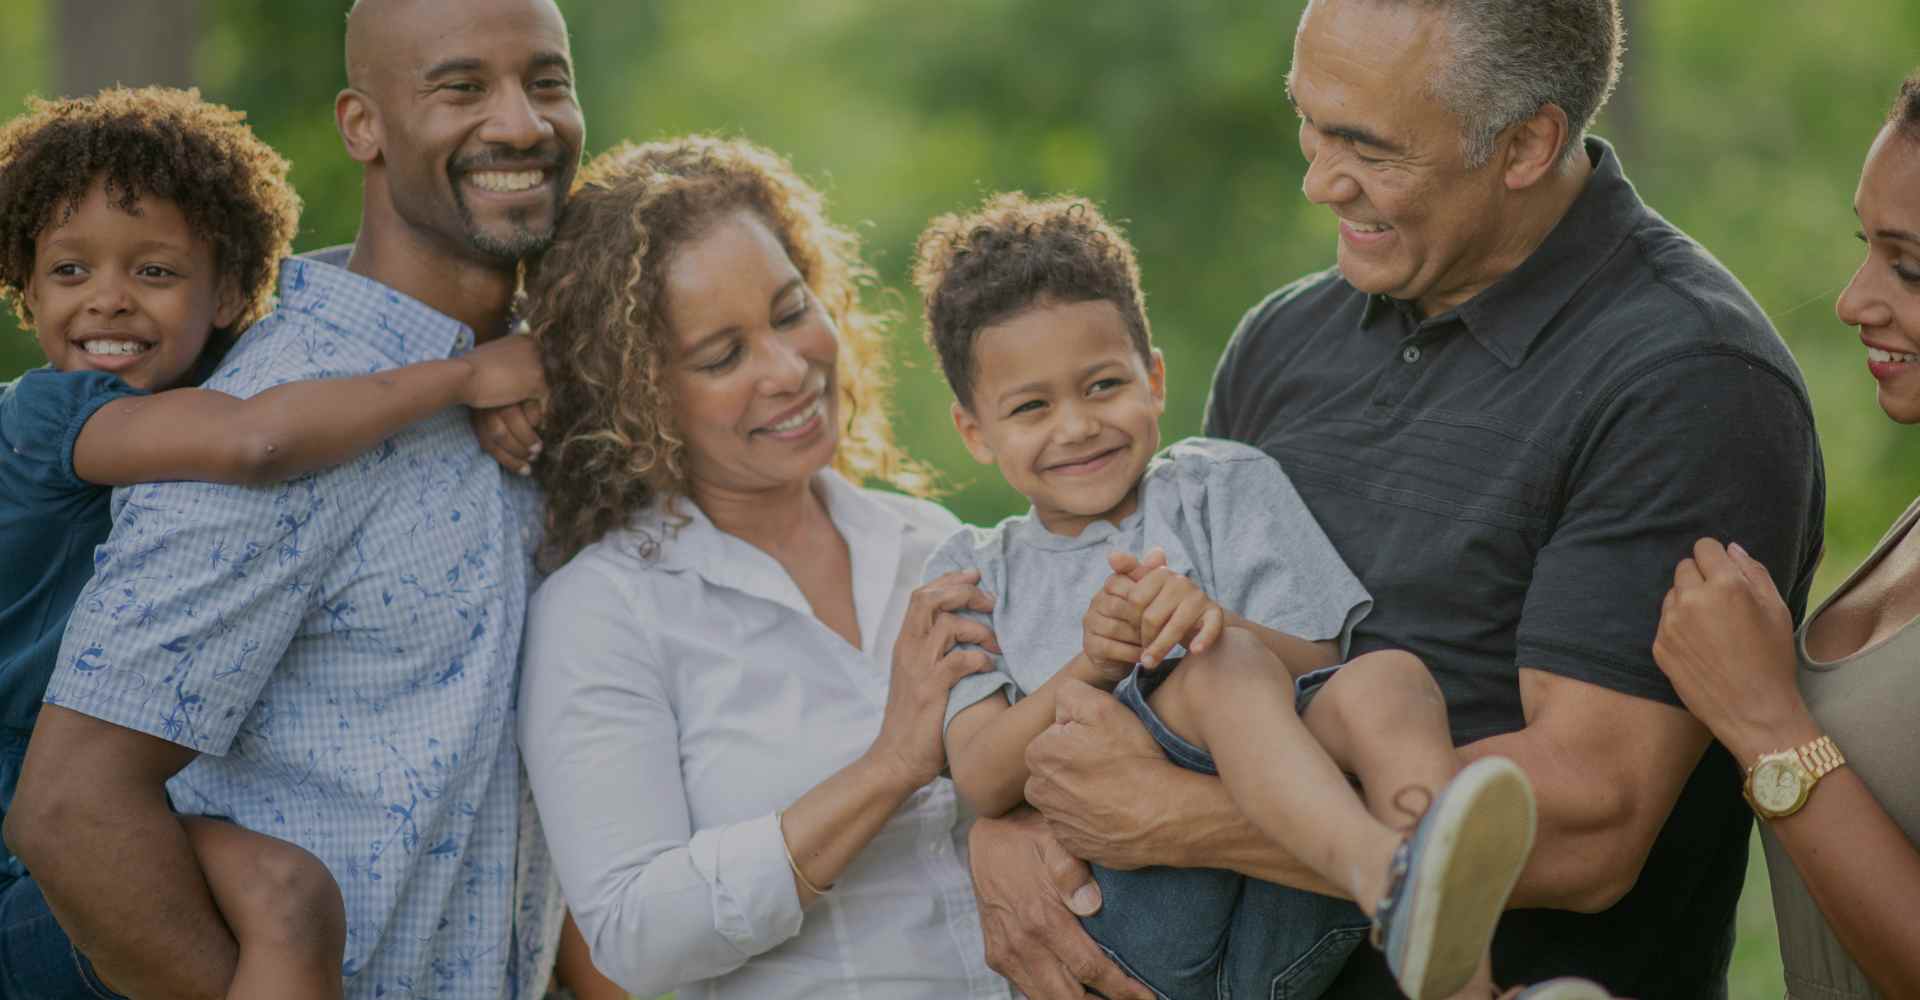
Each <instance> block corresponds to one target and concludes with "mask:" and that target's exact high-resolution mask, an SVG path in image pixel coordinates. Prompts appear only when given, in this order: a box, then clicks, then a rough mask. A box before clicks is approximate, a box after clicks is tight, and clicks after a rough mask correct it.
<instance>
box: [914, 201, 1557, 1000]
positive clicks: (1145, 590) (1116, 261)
mask: <svg viewBox="0 0 1920 1000" xmlns="http://www.w3.org/2000/svg"><path fill="white" fill-rule="evenodd" d="M914 278H915V282H916V284H917V285H918V286H919V288H920V291H921V294H922V296H923V297H924V299H925V301H926V316H927V338H928V341H929V343H930V344H931V345H932V347H933V348H934V350H935V352H936V353H937V354H938V355H939V358H940V366H941V369H942V371H943V372H944V373H945V375H946V378H947V381H948V383H949V384H950V385H951V386H952V388H953V392H954V397H955V401H954V404H953V421H954V425H955V427H956V428H957V429H958V430H959V432H960V436H961V438H962V439H963V440H964V441H965V443H966V447H967V450H968V451H969V452H970V453H972V455H973V457H974V458H975V459H976V460H978V461H980V462H982V463H986V464H992V465H995V466H997V467H998V469H999V471H1000V473H1001V475H1002V476H1003V477H1005V479H1006V481H1007V483H1008V484H1009V485H1011V486H1012V487H1014V488H1015V489H1016V490H1018V491H1019V492H1020V493H1022V494H1024V495H1025V496H1026V497H1027V499H1028V500H1030V501H1031V502H1032V504H1033V508H1032V510H1031V511H1029V512H1028V513H1026V514H1023V515H1020V516H1017V517H1010V518H1008V519H1006V520H1004V521H1002V522H1000V524H999V525H997V526H995V527H993V528H991V529H980V528H967V529H963V530H962V531H961V532H960V533H959V534H957V535H955V536H954V537H953V538H951V539H949V540H948V541H947V543H946V544H945V545H943V546H942V547H941V548H940V549H939V550H938V551H937V552H936V553H935V554H934V556H933V557H932V559H931V560H930V561H929V563H928V565H927V567H926V571H925V572H926V575H927V576H928V577H933V576H937V575H939V574H942V573H947V572H952V571H954V570H963V569H977V570H979V572H980V574H981V581H980V587H981V589H983V590H986V591H987V592H989V593H992V594H994V595H995V597H996V599H997V600H996V603H995V606H994V610H993V612H992V616H991V624H992V627H993V630H994V633H995V635H996V637H997V638H998V640H999V644H1000V647H1001V649H1003V650H1005V653H1004V654H1003V655H999V656H995V657H994V660H995V669H994V670H992V671H990V672H988V673H984V674H978V675H974V676H972V677H968V678H963V679H962V680H961V681H960V682H959V683H958V684H956V685H955V686H954V689H953V692H952V695H951V698H950V700H949V702H948V706H947V717H948V723H947V731H946V740H947V753H948V760H949V763H950V766H951V768H952V773H953V779H954V782H955V784H956V785H957V786H958V788H959V791H960V794H961V795H962V796H963V797H965V798H966V799H967V801H968V802H969V804H971V805H972V806H973V807H974V808H975V809H977V810H978V811H979V812H981V813H982V814H984V815H998V814H1000V813H1003V812H1005V811H1007V810H1008V809H1010V808H1012V807H1014V806H1016V805H1018V804H1019V803H1020V802H1021V800H1022V787H1023V785H1024V784H1025V782H1026V780H1027V777H1028V774H1027V767H1026V763H1025V760H1024V758H1023V755H1024V752H1025V749H1026V746H1027V744H1028V743H1029V742H1030V741H1031V740H1032V739H1033V738H1034V737H1035V736H1037V735H1038V734H1039V733H1040V732H1041V731H1042V730H1044V729H1045V728H1046V727H1047V726H1049V725H1051V724H1052V723H1053V722H1054V721H1055V712H1054V707H1053V706H1054V702H1053V696H1054V694H1055V692H1056V691H1057V690H1058V689H1059V687H1060V685H1063V684H1067V683H1072V682H1076V681H1077V682H1082V683H1086V684H1090V685H1093V686H1095V687H1099V688H1104V689H1107V690H1110V691H1112V692H1113V693H1114V695H1115V696H1116V697H1117V698H1119V699H1120V700H1121V701H1122V702H1124V703H1125V704H1126V705H1127V706H1128V707H1129V708H1130V709H1132V710H1133V711H1134V712H1135V713H1136V714H1137V715H1138V716H1139V717H1140V719H1141V720H1142V721H1143V722H1144V723H1145V725H1146V727H1147V729H1148V730H1149V731H1150V732H1151V733H1152V735H1153V737H1154V739H1155V740H1156V741H1157V742H1158V743H1159V744H1160V746H1161V747H1162V748H1163V750H1164V751H1165V752H1166V754H1167V756H1168V757H1169V758H1171V759H1172V760H1173V761H1174V762H1175V763H1176V764H1178V765H1180V766H1182V767H1186V768H1189V769H1192V770H1197V771H1202V772H1205V773H1209V774H1218V775H1219V776H1220V778H1221V780H1222V781H1224V782H1225V784H1226V787H1227V791H1228V792H1229V794H1230V795H1231V796H1232V797H1233V799H1234V802H1235V803H1236V804H1237V805H1238V806H1239V807H1240V809H1241V811H1242V812H1243V813H1245V815H1246V816H1247V818H1248V819H1249V820H1251V821H1252V822H1253V823H1255V824H1256V825H1257V826H1259V827H1260V829H1261V830H1263V831H1264V832H1265V833H1266V834H1267V835H1268V836H1270V837H1272V838H1273V839H1274V840H1275V841H1276V842H1277V843H1281V844H1284V845H1286V847H1287V849H1288V850H1289V851H1290V852H1292V853H1293V854H1294V855H1295V856H1297V857H1298V858H1299V859H1300V860H1301V861H1302V862H1304V863H1305V864H1306V865H1308V866H1309V867H1310V868H1311V869H1312V870H1313V871H1314V872H1315V873H1316V874H1318V876H1319V877H1320V878H1321V880H1322V881H1323V883H1324V886H1325V887H1326V888H1327V890H1328V891H1330V892H1337V893H1339V894H1340V895H1343V896H1345V897H1347V898H1350V899H1353V900H1356V901H1358V902H1359V910H1355V909H1354V908H1353V907H1352V906H1350V905H1348V904H1346V903H1344V902H1341V901H1339V900H1336V899H1333V898H1330V897H1328V896H1320V895H1315V894H1311V893H1306V892H1300V891H1297V890H1293V889H1288V888H1284V887H1281V886H1277V885H1272V884H1269V883H1264V882H1257V881H1253V880H1249V879H1244V878H1242V877H1241V876H1238V875H1235V874H1233V873H1231V872H1224V871H1216V870H1199V869H1185V870H1183V869H1169V868H1148V869H1143V870H1139V871H1130V872H1122V871H1109V870H1104V869H1099V868H1096V869H1095V878H1096V880H1097V881H1098V883H1099V886H1100V890H1101V895H1102V898H1103V900H1104V905H1103V907H1102V909H1101V911H1100V912H1099V914H1097V915H1095V916H1093V917H1089V918H1087V919H1086V921H1085V923H1086V925H1087V928H1088V930H1089V932H1090V933H1091V934H1092V935H1093V936H1094V938H1095V940H1097V941H1099V942H1100V944H1101V946H1102V947H1103V948H1105V949H1106V950H1107V951H1108V952H1109V953H1110V954H1111V955H1113V957H1114V958H1115V960H1116V961H1118V962H1119V963H1120V964H1121V965H1122V967H1123V968H1125V969H1126V970H1127V971H1128V972H1129V973H1130V974H1131V975H1133V976H1134V977H1135V978H1137V979H1139V980H1141V981H1142V982H1144V983H1146V984H1147V985H1148V986H1150V987H1151V988H1153V989H1154V990H1155V991H1156V992H1158V993H1159V994H1160V995H1162V996H1165V997H1172V998H1175V1000H1184V998H1188V997H1215V996H1222V995H1227V993H1228V992H1230V993H1231V995H1234V996H1256V995H1257V996H1268V995H1276V996H1277V995H1280V993H1282V992H1284V993H1285V994H1286V995H1288V996H1317V995H1319V993H1320V992H1321V991H1322V990H1324V989H1325V987H1326V986H1327V984H1328V983H1329V982H1330V981H1331V979H1332V978H1333V976H1334V974H1335V973H1337V972H1338V971H1339V969H1340V966H1341V964H1342V960H1343V959H1344V958H1345V956H1346V954H1347V952H1348V951H1349V950H1350V949H1351V948H1352V947H1353V946H1354V944H1355V943H1357V941H1358V940H1359V938H1360V937H1361V936H1362V931H1363V929H1364V928H1365V927H1367V926H1368V923H1369V921H1370V922H1371V925H1372V928H1373V941H1374V943H1375V945H1376V946H1378V947H1380V948H1382V949H1383V950H1384V951H1385V952H1386V955H1387V958H1388V962H1389V964H1390V965H1391V967H1392V968H1393V970H1394V973H1395V976H1396V978H1397V979H1398V981H1399V983H1400V986H1401V988H1402V989H1403V990H1405V991H1406V993H1407V994H1408V995H1409V996H1412V997H1415V998H1422V1000H1426V998H1436V997H1446V996H1452V995H1454V994H1456V993H1458V992H1459V991H1461V990H1462V989H1464V988H1466V987H1467V986H1468V985H1469V983H1470V982H1471V981H1472V980H1473V979H1474V977H1475V974H1476V972H1478V971H1479V969H1480V966H1481V962H1482V959H1483V957H1484V956H1485V955H1486V954H1487V949H1488V945H1489V944H1490V942H1491V940H1492V935H1493V929H1494V925H1495V923H1496V921H1497V919H1498V917H1499V915H1500V913H1501V911H1502V909H1503V908H1504V906H1505V903H1506V899H1507V895H1508V894H1509V893H1510V892H1511V891H1512V888H1513V885H1514V883H1515V881H1516V880H1517V879H1518V877H1519V874H1520V870H1521V868H1522V867H1523V866H1524V865H1525V862H1526V859H1527V853H1528V850H1529V849H1530V847H1531V844H1532V836H1533V828H1534V814H1533V797H1532V791H1531V788H1530V786H1529V785H1528V783H1527V779H1526V776H1525V775H1524V773H1523V772H1521V770H1520V769H1519V767H1518V766H1517V765H1515V764H1514V763H1513V762H1512V761H1509V760H1506V759H1503V758H1501V759H1489V760H1482V761H1479V762H1477V763H1475V764H1472V765H1470V766H1468V767H1466V768H1464V769H1463V768H1462V767H1461V766H1460V763H1459V759H1458V757H1457V756H1456V754H1455V752H1454V749H1453V744H1452V741H1451V740H1450V738H1449V735H1448V729H1447V715H1446V705H1445V703H1444V701H1443V700H1442V699H1441V695H1440V691H1439V688H1438V686H1437V685H1436V684H1435V683H1434V680H1433V678H1432V677H1431V675H1430V674H1429V673H1428V672H1427V669H1426V667H1425V665H1424V664H1422V663H1421V662H1420V660H1419V659H1417V658H1415V657H1414V656H1412V655H1411V654H1408V653H1405V652H1399V651H1391V650H1389V651H1377V652H1370V653H1368V654H1366V655H1363V656H1358V657H1354V658H1353V659H1351V660H1349V661H1347V662H1346V663H1344V664H1341V661H1342V660H1344V659H1346V657H1347V655H1348V649H1347V645H1348V640H1349V637H1350V635H1351V631H1352V628H1353V626H1354V625H1355V624H1356V623H1357V622H1358V621H1359V620H1360V619H1361V618H1362V617H1363V616H1364V615H1365V614H1366V613H1367V611H1368V609H1369V608H1370V607H1371V599H1370V598H1369V597H1368V595H1367V593H1366V592H1365V590H1364V589H1362V587H1361V585H1360V583H1359V581H1358V580H1356V579H1355V578H1354V576H1353V574H1352V573H1351V572H1350V571H1349V570H1348V569H1347V566H1346V564H1345V563H1344V562H1342V561H1341V559H1340V556H1339V555H1338V554H1337V553H1336V552H1335V551H1334V550H1333V546H1332V544H1331V543H1330V542H1329V541H1328V539H1327V537H1326V535H1325V534H1324V533H1323V532H1322V531H1321V529H1320V527H1319V525H1318V524H1317V523H1316V522H1315V521H1314V519H1313V516H1312V515H1311V514H1310V513H1309V512H1308V510H1307V508H1306V506H1305V504H1304V503H1303V502H1302V501H1301V499H1300V497H1299V495H1298V494H1297V493H1296V492H1295V491H1294V488H1293V486H1292V484H1291V482H1290V481H1289V480H1288V478H1287V476H1286V474H1285V473H1284V472H1282V471H1281V469H1280V466H1279V465H1278V464H1277V463H1275V462H1274V461H1273V460H1272V459H1271V458H1269V457H1268V456H1267V455H1266V454H1264V453H1262V452H1260V451H1258V450H1256V449H1254V448H1250V447H1247V446H1245V445H1241V444H1236V443H1231V442H1226V441H1216V440H1205V439H1190V440H1186V441H1182V442H1179V443H1177V444H1175V445H1173V446H1172V447H1171V448H1169V449H1167V450H1166V451H1165V452H1163V453H1159V454H1157V455H1156V453H1157V452H1160V447H1159V445H1160V432H1159V417H1160V414H1161V411H1162V409H1163V407H1164V405H1165V392H1166V367H1165V364H1164V362H1163V360H1162V359H1161V356H1160V352H1159V351H1157V350H1155V349H1154V348H1153V346H1152V343H1151V341H1150V339H1149V331H1148V326H1147V317H1146V312H1145V309H1144V306H1143V305H1142V293H1141V290H1140V284H1139V270H1138V267H1137V265H1136V264H1135V261H1134V255H1133V250H1132V247H1130V246H1129V245H1128V243H1127V241H1126V239H1125V238H1124V237H1123V236H1122V235H1121V233H1120V232H1119V231H1118V229H1116V228H1115V227H1114V226H1112V225H1110V224H1109V223H1108V222H1107V221H1106V220H1105V219H1103V218H1102V217H1101V215H1100V213H1099V211H1098V210H1097V209H1095V208H1094V206H1092V205H1091V204H1088V203H1087V202H1085V201H1077V200H1066V199H1060V200H1052V201H1038V202H1036V201H1032V200H1029V199H1028V198H1027V197H1026V196H1024V195H1022V194H1018V193H1014V194H1003V195H999V196H997V197H994V198H992V199H990V200H989V201H988V202H987V203H986V204H985V205H984V206H983V207H982V208H981V209H979V210H978V211H976V212H973V213H971V214H967V215H948V216H944V217H941V218H939V219H936V220H934V222H933V223H932V224H931V225H930V226H929V228H928V229H927V231H926V232H925V233H924V234H923V235H922V236H921V238H920V243H919V253H918V262H917V265H916V267H915V272H914ZM1137 553H1146V554H1147V555H1146V558H1145V559H1144V560H1141V559H1136V558H1135V556H1134V554H1137ZM1076 620H1077V621H1079V622H1080V623H1081V625H1082V627H1081V629H1079V630H1075V629H1073V628H1072V626H1071V625H1070V624H1069V623H1070V622H1073V621H1076ZM1183 652H1184V656H1182V655H1181V654H1182V653H1183ZM1343 771H1344V772H1347V773H1351V774H1353V775H1355V776H1357V778H1358V779H1359V782H1360V786H1361V791H1358V792H1356V790H1355V789H1354V787H1353V786H1352V785H1351V784H1349V782H1348V779H1347V777H1346V776H1345V774H1343V773H1342V772H1343ZM1409 792H1415V793H1417V794H1408V793H1409ZM1423 806H1424V807H1425V809H1424V816H1419V815H1418V812H1417V811H1418V810H1420V809H1421V808H1422V807H1423ZM1416 818H1418V826H1417V827H1416V828H1415V829H1414V830H1413V831H1412V832H1411V834H1408V833H1406V832H1405V831H1404V827H1405V826H1406V825H1407V824H1410V823H1412V822H1413V821H1414V820H1415V819H1416Z"/></svg>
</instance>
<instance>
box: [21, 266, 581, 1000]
mask: <svg viewBox="0 0 1920 1000" xmlns="http://www.w3.org/2000/svg"><path fill="white" fill-rule="evenodd" d="M472 346H473V333H472V331H470V330H468V329H467V327H466V326H464V325H463V324H461V323H459V322H457V321H455V320H453V319H451V318H449V317H447V316H444V315H442V314H440V313H437V312H435V311H433V310H432V309H430V308H428V307H427V306H425V305H422V304H421V303H419V302H417V301H414V300H412V299H409V298H406V297H404V296H402V295H400V294H398V293H396V292H394V291H392V290H390V289H388V288H387V287H385V286H384V285H381V284H379V283H377V282H374V281H371V280H369V279H366V278H363V277H360V276H358V275H355V274H352V273H349V272H347V271H345V270H342V269H340V268H337V267H331V266H328V265H325V264H321V263H317V262H314V261H310V260H291V261H288V262H287V263H286V264H284V265H283V266H282V268H281V272H280V302H279V308H278V310H277V311H275V312H274V313H273V314H272V315H271V316H269V317H267V318H266V319H265V320H262V321H261V322H260V323H258V324H256V325H255V326H254V327H253V328H252V329H251V330H250V331H249V332H248V333H247V334H246V335H245V336H244V337H243V338H242V339H241V341H240V344H239V346H238V347H237V348H236V349H235V350H234V351H233V353H232V354H230V355H229V356H228V357H227V359H226V360H225V361H224V362H223V363H222V364H221V366H220V368H219V371H218V373H217V374H216V375H215V376H214V377H213V378H212V379H210V380H209V381H208V382H207V383H206V384H207V386H208V387H209V388H213V389H219V390H222V391H224V392H228V393H232V394H234V395H236V396H251V395H253V394H255V393H258V392H260V391H262V390H264V389H267V388H269V387H271V386H275V385H279V384H282V383H286V382H290V381H293V380H296V379H308V378H318V377H325V376H337V375H348V374H359V373H364V372H371V371H378V370H381V369H387V368H393V367H396V366H399V365H403V364H408V363H411V362H416V361H424V360H428V359H432V358H444V357H447V356H449V355H452V354H455V353H458V352H459V351H462V350H464V349H467V348H470V347H472ZM113 508H114V529H113V534H112V536H111V537H110V538H109V539H108V541H107V543H106V544H105V545H104V546H102V547H101V548H100V549H99V551H98V554H97V555H96V557H95V560H94V561H95V575H94V577H93V581H92V582H91V583H90V584H89V585H88V587H87V589H86V591H85V592H84V593H82V595H81V597H80V601H79V603H78V604H77V606H76V607H75V608H74V611H73V617H72V620H71V622H70V624H69V625H68V627H67V634H66V641H65V644H64V645H63V646H62V648H61V651H60V659H59V662H58V665H57V667H56V670H55V674H54V678H53V683H52V686H51V687H50V688H49V690H48V692H47V702H48V703H49V704H57V705H61V706H63V707H65V708H68V709H72V710H74V711H77V712H82V713H85V714H87V715H90V716H94V717H96V718H99V719H103V720H105V721H108V722H111V723H114V724H115V725H119V726H124V727H126V728H128V729H133V730H137V731H139V732H143V733H148V734H151V735H154V736H158V737H161V738H163V739H166V740H170V741H172V742H174V743H178V744H180V745H182V746H185V747H189V748H192V749H194V750H197V751H199V752H200V753H201V754H202V756H201V757H199V758H197V759H196V760H195V761H194V762H193V763H192V764H191V765H189V766H188V767H187V768H186V769H185V770H183V771H181V772H180V774H179V775H177V776H176V777H175V778H174V779H173V781H172V782H171V783H170V784H169V785H168V792H169V793H170V794H171V795H172V797H173V801H174V804H175V806H176V808H178V809H179V810H180V811H182V812H185V813H194V814H203V815H214V816H225V817H229V818H231V819H232V820H234V821H235V822H237V823H239V824H240V825H242V826H245V827H247V828H249V829H253V830H259V831H262V832H265V833H269V834H272V835H273V836H276V837H280V838H283V839H285V840H290V841H293V842H295V843H297V844H299V845H301V846H303V847H305V848H307V849H308V850H310V851H312V852H313V853H314V854H316V855H318V856H319V857H320V859H321V860H322V861H324V862H326V864H327V867H328V868H329V869H331V870H332V872H333V874H334V877H335V878H336V879H337V880H338V881H339V883H340V888H341V891H342V893H343V894H344V896H345V899H346V907H347V924H348V930H347V951H346V961H345V964H344V966H343V968H342V971H343V973H344V975H345V976H346V984H347V995H348V996H349V997H366V998H372V997H393V996H404V997H419V998H425V997H435V998H465V997H474V998H480V997H485V998H512V1000H524V998H530V997H537V996H539V995H540V993H541V992H542V990H543V989H544V987H545V984H546V975H547V970H548V969H549V968H550V964H551V957H552V947H553V941H554V938H555V936H556V935H557V933H558V930H559V927H558V923H559V921H558V920H557V918H556V915H557V910H556V908H555V907H556V905H557V904H556V902H555V900H556V898H557V894H556V892H555V890H554V888H553V880H552V878H551V876H550V866H549V862H548V860H547V855H546V846H545V843H544V841H543V840H542V839H541V836H540V833H539V827H538V824H537V821H536V820H535V819H534V818H533V814H532V807H531V799H530V797H529V795H528V793H527V790H526V783H525V781H524V780H523V777H522V775H523V772H522V769H521V766H520V757H519V753H518V749H517V746H516V743H515V738H514V729H515V726H514V712H515V704H514V699H515V692H516V687H517V685H516V677H515V671H516V665H517V662H518V653H519V648H520V632H521V626H522V624H523V622H524V620H525V612H526V603H527V592H528V588H529V584H530V582H531V576H532V572H533V570H532V565H531V561H530V558H529V556H530V553H531V552H532V549H533V546H534V545H535V543H536V542H537V541H538V535H537V532H538V512H539V498H538V495H537V493H536V492H535V491H534V490H533V489H532V488H531V487H530V486H529V485H527V484H526V483H524V482H522V481H520V480H518V479H516V478H514V477H511V476H507V475H503V474H502V473H501V471H500V469H499V467H498V466H496V465H495V464H494V462H493V461H492V460H491V459H489V458H488V457H487V456H486V455H485V454H483V453H482V452H481V451H480V449H479V447H478V445H477V444H476V443H475V441H474V438H473V435H472V433H471V432H470V430H469V429H468V424H467V414H466V411H465V410H461V409H454V410H451V411H448V412H445V413H441V414H439V415H438V416H436V417H433V418H432V419H430V420H427V421H425V422H422V423H420V424H417V425H415V426H414V427H412V428H410V429H408V430H406V431H404V432H402V433H400V434H398V435H395V436H394V437H392V438H391V439H389V440H388V441H386V442H385V443H384V444H382V445H381V446H380V447H378V448H376V449H374V450H373V451H372V452H370V453H369V454H367V455H364V456H362V457H361V458H359V459H357V460H355V461H353V462H349V463H347V464H346V465H342V466H339V467H337V468H334V469H331V470H329V471H326V472H323V473H320V474H317V475H311V476H306V477H303V478H300V479H295V480H292V481H290V482H285V483H280V484H278V485H274V486H267V487H260V488H245V487H234V486H215V485H208V484H202V483H164V484H156V485H147V486H137V487H133V488H131V489H123V490H119V491H117V492H116V493H115V494H114V500H113Z"/></svg>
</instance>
